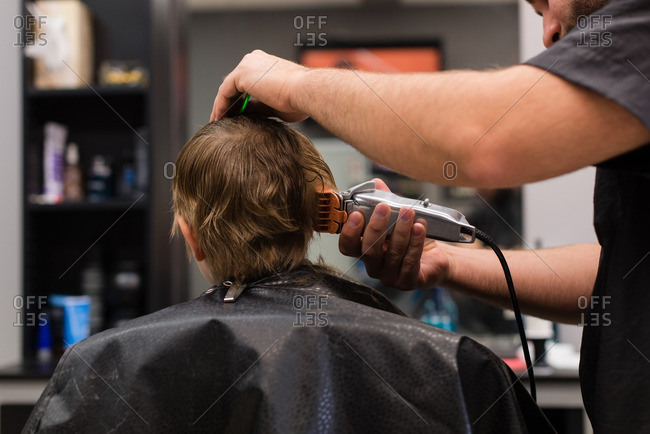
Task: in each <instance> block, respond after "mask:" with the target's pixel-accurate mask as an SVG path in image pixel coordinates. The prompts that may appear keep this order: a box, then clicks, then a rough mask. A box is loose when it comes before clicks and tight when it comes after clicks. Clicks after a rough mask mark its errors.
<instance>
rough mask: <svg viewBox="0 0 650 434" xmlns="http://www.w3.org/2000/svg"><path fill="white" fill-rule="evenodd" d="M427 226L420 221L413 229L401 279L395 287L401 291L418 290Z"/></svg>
mask: <svg viewBox="0 0 650 434" xmlns="http://www.w3.org/2000/svg"><path fill="white" fill-rule="evenodd" d="M426 233H427V224H426V222H425V221H424V220H423V219H418V220H417V221H416V222H415V224H414V225H413V227H412V228H411V233H410V238H409V243H408V246H407V248H406V251H405V252H404V256H403V258H402V263H401V267H400V270H399V277H398V279H397V281H396V282H395V285H394V287H395V288H399V289H401V290H411V289H417V287H418V284H419V283H420V282H419V278H420V261H421V259H422V253H423V251H424V242H425V240H426Z"/></svg>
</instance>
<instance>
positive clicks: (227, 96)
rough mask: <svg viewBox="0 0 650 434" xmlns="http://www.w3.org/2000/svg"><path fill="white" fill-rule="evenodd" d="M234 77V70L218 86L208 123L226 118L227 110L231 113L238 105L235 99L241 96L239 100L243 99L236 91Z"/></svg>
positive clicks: (238, 91) (240, 92)
mask: <svg viewBox="0 0 650 434" xmlns="http://www.w3.org/2000/svg"><path fill="white" fill-rule="evenodd" d="M235 77H236V70H235V71H233V72H231V73H230V74H228V75H227V76H226V78H224V79H223V82H222V83H221V86H219V91H218V92H217V96H216V97H215V98H214V103H213V104H212V113H210V122H213V121H216V120H218V119H221V118H222V117H224V116H226V114H228V112H229V110H230V111H232V108H233V106H236V105H238V104H237V97H238V96H240V95H241V98H243V95H242V91H240V90H238V89H237V85H236V83H235Z"/></svg>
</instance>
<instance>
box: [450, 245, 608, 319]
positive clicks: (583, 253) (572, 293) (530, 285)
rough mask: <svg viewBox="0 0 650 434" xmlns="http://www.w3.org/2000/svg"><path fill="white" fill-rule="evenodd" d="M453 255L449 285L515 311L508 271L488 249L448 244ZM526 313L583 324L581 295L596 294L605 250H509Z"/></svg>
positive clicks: (575, 247) (577, 247) (588, 247)
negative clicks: (601, 256)
mask: <svg viewBox="0 0 650 434" xmlns="http://www.w3.org/2000/svg"><path fill="white" fill-rule="evenodd" d="M443 248H445V250H446V251H447V253H448V254H449V255H450V258H451V259H450V264H451V265H450V270H449V273H448V280H447V282H445V285H446V286H448V287H450V288H452V289H456V290H458V291H460V292H462V293H465V294H468V295H472V296H474V297H477V298H479V299H482V300H483V301H486V302H488V303H490V304H493V305H496V306H499V307H502V308H508V309H511V308H512V304H511V301H510V296H509V293H508V288H507V285H506V282H505V277H504V274H503V271H502V268H501V266H500V264H499V261H498V259H497V258H496V255H494V253H493V252H492V251H491V250H488V249H468V248H462V247H456V246H449V245H447V246H444V247H443ZM504 254H505V256H506V259H507V261H508V266H509V267H510V270H511V272H512V278H513V282H514V285H515V290H516V293H517V299H518V301H519V305H520V307H521V310H522V312H523V313H526V314H530V315H534V316H538V317H541V318H546V319H550V320H552V321H558V322H564V323H571V324H577V323H578V322H579V321H580V313H581V311H580V308H579V306H580V305H581V304H580V303H579V297H583V296H587V297H588V296H590V295H591V293H592V290H593V285H594V282H595V279H596V271H597V268H598V259H599V255H600V246H599V245H597V244H580V245H573V246H567V247H561V248H553V249H542V250H537V251H531V250H510V251H506V252H504Z"/></svg>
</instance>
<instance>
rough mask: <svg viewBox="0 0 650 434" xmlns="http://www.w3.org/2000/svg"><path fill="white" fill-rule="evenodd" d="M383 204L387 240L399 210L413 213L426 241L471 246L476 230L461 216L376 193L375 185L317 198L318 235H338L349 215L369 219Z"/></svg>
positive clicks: (328, 192)
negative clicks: (423, 227)
mask: <svg viewBox="0 0 650 434" xmlns="http://www.w3.org/2000/svg"><path fill="white" fill-rule="evenodd" d="M380 203H386V204H388V206H389V207H390V221H389V225H388V231H387V233H386V236H387V237H389V236H390V234H391V232H392V230H393V227H394V226H395V223H396V222H397V218H398V217H399V211H400V209H402V208H404V207H408V208H411V209H413V211H415V219H416V220H417V219H424V220H425V221H426V222H427V238H432V239H436V240H441V241H449V242H454V243H473V242H474V240H475V237H476V228H475V227H474V226H472V225H470V224H469V223H468V222H467V219H466V218H465V216H464V215H463V214H461V213H460V212H458V211H456V210H455V209H451V208H446V207H444V206H440V205H436V204H433V203H430V202H429V199H424V200H415V199H407V198H404V197H401V196H398V195H396V194H394V193H391V192H388V191H384V190H377V188H376V185H375V182H374V181H367V182H364V183H361V184H359V185H356V186H354V187H352V188H350V189H349V190H346V191H343V192H335V191H333V190H326V191H324V192H322V193H319V194H318V224H317V228H316V230H317V231H318V232H328V233H331V234H338V233H340V232H341V229H342V227H343V224H344V223H345V222H346V221H347V219H348V215H350V213H352V212H354V211H361V212H362V213H363V214H364V215H365V217H366V219H368V218H370V215H372V213H373V211H374V210H375V207H376V206H377V205H379V204H380Z"/></svg>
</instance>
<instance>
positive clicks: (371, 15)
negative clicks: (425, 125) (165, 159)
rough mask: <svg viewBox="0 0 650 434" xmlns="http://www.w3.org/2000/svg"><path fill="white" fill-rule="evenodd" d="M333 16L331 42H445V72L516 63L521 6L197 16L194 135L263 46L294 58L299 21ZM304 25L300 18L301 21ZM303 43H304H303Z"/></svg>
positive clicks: (192, 63) (192, 64) (192, 71)
mask: <svg viewBox="0 0 650 434" xmlns="http://www.w3.org/2000/svg"><path fill="white" fill-rule="evenodd" d="M308 15H311V16H314V15H315V16H319V15H325V16H327V19H326V24H325V26H324V27H323V28H322V29H321V30H318V29H310V30H309V31H310V32H311V31H314V32H316V33H321V32H324V33H326V36H325V38H326V39H327V40H330V41H345V40H353V41H358V40H364V41H365V40H369V41H372V40H379V41H381V42H389V41H404V40H427V39H439V40H440V41H441V42H442V44H443V45H442V47H443V51H444V64H445V68H446V69H458V68H470V69H484V68H490V67H498V66H508V65H512V64H515V63H517V62H518V49H519V42H518V40H519V36H518V35H519V29H518V16H517V4H516V3H515V4H507V5H496V6H438V7H398V6H391V7H381V8H378V7H374V8H370V7H360V8H345V9H341V8H337V9H320V10H303V9H300V10H298V9H295V10H275V11H255V12H253V11H215V12H195V13H193V14H192V15H191V17H190V22H189V86H190V88H189V90H190V93H189V95H190V118H189V122H188V128H189V131H188V134H191V133H193V132H195V131H196V130H197V129H198V128H199V127H200V126H202V125H204V124H205V123H206V122H207V121H208V117H209V115H210V111H211V107H212V102H213V99H214V96H215V94H216V91H217V88H218V86H219V84H220V83H221V80H222V78H223V77H224V76H225V75H226V74H227V73H228V72H230V71H231V70H232V69H233V68H234V67H235V66H236V65H237V63H238V62H239V60H240V59H241V58H242V56H243V55H245V54H246V53H248V52H250V51H252V50H254V49H256V48H259V49H262V50H264V51H266V52H268V53H272V54H275V55H277V56H280V57H284V58H289V59H295V57H296V54H297V52H298V48H297V47H295V46H294V44H295V43H296V40H297V36H296V33H302V35H303V36H304V34H305V33H306V32H307V30H305V29H302V30H296V28H295V26H294V19H295V17H296V16H300V17H302V18H305V17H306V16H308ZM298 23H300V18H298ZM302 41H304V38H303V39H302Z"/></svg>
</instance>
